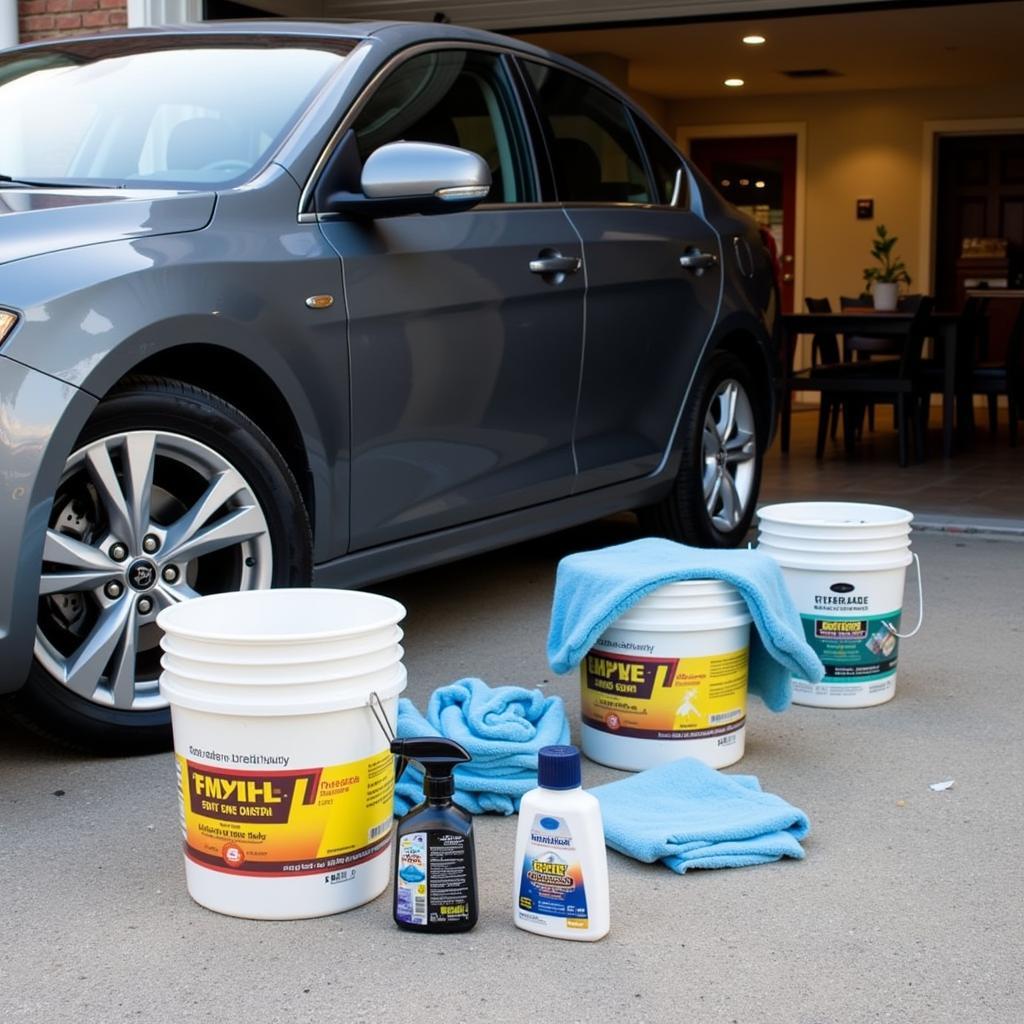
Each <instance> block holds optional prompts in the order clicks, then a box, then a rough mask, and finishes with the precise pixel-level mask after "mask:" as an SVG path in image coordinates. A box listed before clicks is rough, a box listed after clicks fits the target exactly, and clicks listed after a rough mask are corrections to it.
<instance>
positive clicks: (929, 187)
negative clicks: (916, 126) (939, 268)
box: [917, 117, 1024, 295]
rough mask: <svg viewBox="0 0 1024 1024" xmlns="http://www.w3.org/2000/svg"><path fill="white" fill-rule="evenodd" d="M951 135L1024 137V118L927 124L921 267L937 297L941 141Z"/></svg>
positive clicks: (923, 147) (923, 157) (929, 289)
mask: <svg viewBox="0 0 1024 1024" xmlns="http://www.w3.org/2000/svg"><path fill="white" fill-rule="evenodd" d="M948 135H958V136H963V135H1024V117H991V118H983V117H976V118H966V119H961V120H958V121H925V122H924V134H923V137H922V142H921V216H920V224H921V235H920V238H921V242H920V248H919V250H918V254H917V259H918V263H917V265H918V267H920V268H921V270H920V276H921V280H922V281H924V282H926V284H927V287H926V288H925V289H924V290H925V291H927V292H928V293H929V294H932V295H934V294H935V235H936V225H937V223H938V219H939V210H938V202H939V138H940V137H943V136H948Z"/></svg>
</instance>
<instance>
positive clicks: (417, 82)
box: [321, 47, 584, 551]
mask: <svg viewBox="0 0 1024 1024" xmlns="http://www.w3.org/2000/svg"><path fill="white" fill-rule="evenodd" d="M511 73H512V68H511V65H510V64H509V58H507V57H505V56H503V55H502V54H501V53H500V52H498V51H496V50H488V49H470V48H452V47H439V48H437V49H432V50H429V51H427V52H419V53H417V54H415V55H413V56H411V57H408V58H406V59H402V60H400V61H399V62H397V63H396V65H395V66H394V67H393V68H392V69H390V71H388V73H386V74H385V75H384V76H383V77H382V78H381V79H380V83H381V84H380V85H379V87H377V88H376V89H375V91H374V93H373V94H372V95H371V96H370V97H369V98H368V100H367V101H366V103H365V105H364V106H363V107H362V109H361V111H360V112H359V113H358V114H357V115H356V119H355V121H354V130H355V133H356V136H357V138H358V142H359V155H360V157H361V159H362V160H364V161H365V159H366V158H367V156H368V155H369V154H370V153H371V152H372V151H373V150H374V149H376V148H377V147H378V146H381V145H383V144H385V143H388V142H392V141H396V140H399V139H403V140H407V141H422V142H436V143H442V144H447V145H454V146H459V147H461V148H464V149H470V150H473V151H474V152H478V153H479V154H480V155H481V156H483V157H484V159H486V160H487V161H488V162H489V164H490V166H491V168H492V177H493V181H494V184H493V187H492V192H491V195H490V196H489V197H488V199H487V200H486V201H485V202H484V203H483V204H481V205H480V206H478V207H476V208H474V209H472V210H469V211H464V212H457V213H448V214H442V215H438V216H429V217H427V216H420V215H409V216H396V217H388V218H383V219H377V220H372V221H357V220H352V219H341V218H339V219H335V220H323V219H322V220H321V224H322V229H323V231H324V234H325V235H326V236H327V238H328V239H329V240H330V242H331V244H332V245H333V246H334V248H335V249H336V250H337V252H338V254H339V256H340V258H341V261H342V267H343V271H344V278H345V301H346V303H347V307H348V316H349V336H348V342H349V353H350V363H351V396H350V403H351V404H350V415H351V429H352V461H351V482H352V489H351V527H350V529H351V535H350V536H351V539H350V544H349V550H350V551H355V550H360V549H363V548H367V547H370V546H374V545H378V544H382V543H387V542H389V541H395V540H400V539H402V538H405V537H410V536H414V535H417V534H422V533H426V532H428V531H433V530H438V529H443V528H445V527H450V526H456V525H458V524H460V523H465V522H469V521H472V520H478V519H482V518H485V517H487V516H492V515H496V514H499V513H502V512H508V511H510V510H514V509H518V508H522V507H525V506H529V505H534V504H538V503H541V502H545V501H550V500H552V499H556V498H560V497H564V496H567V495H568V494H569V493H570V491H571V487H572V480H573V473H574V464H573V459H572V447H571V446H572V423H573V416H574V413H575V408H576V396H577V391H578V387H579V372H580V362H581V358H582V346H583V287H584V282H583V274H582V273H580V272H574V270H575V269H576V267H577V266H578V264H572V265H571V268H570V270H569V271H568V272H545V271H544V267H545V266H547V264H546V263H543V262H542V263H541V264H540V265H538V264H537V261H538V260H541V261H544V260H546V259H551V258H559V257H566V258H568V260H569V261H570V264H571V261H573V260H576V261H578V260H579V259H580V258H581V256H582V247H581V245H580V242H579V238H578V236H577V234H576V232H575V231H574V229H573V228H572V226H571V224H570V223H569V221H568V219H567V218H566V217H565V216H564V214H563V212H562V211H561V210H560V209H558V208H557V207H555V206H551V205H548V206H544V205H541V204H540V203H538V202H537V199H538V198H539V192H538V185H537V183H536V169H535V164H534V159H533V156H532V152H531V150H530V146H529V141H528V138H527V131H526V125H525V123H524V121H523V112H522V108H521V106H520V97H519V94H518V92H517V90H516V88H515V86H514V85H513V83H512V75H511Z"/></svg>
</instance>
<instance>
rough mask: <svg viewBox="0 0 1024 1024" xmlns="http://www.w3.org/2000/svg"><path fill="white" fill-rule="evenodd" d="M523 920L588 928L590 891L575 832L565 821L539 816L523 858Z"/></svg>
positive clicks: (521, 889) (519, 909)
mask: <svg viewBox="0 0 1024 1024" xmlns="http://www.w3.org/2000/svg"><path fill="white" fill-rule="evenodd" d="M517 912H519V913H522V915H523V916H524V917H528V916H531V915H540V916H542V917H557V918H561V919H563V920H564V921H565V923H566V926H567V927H569V928H588V927H589V926H590V919H589V917H588V915H587V888H586V885H585V884H584V879H583V867H582V865H581V864H580V860H579V854H578V853H577V851H576V844H575V843H574V842H573V838H572V832H571V831H570V830H569V825H568V822H566V820H565V819H564V818H557V817H555V816H554V815H549V814H536V815H534V818H533V824H532V825H531V826H530V838H529V841H528V842H527V844H526V853H525V854H524V856H523V873H522V875H521V877H520V881H519V899H518V910H517Z"/></svg>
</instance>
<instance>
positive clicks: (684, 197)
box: [626, 105, 693, 212]
mask: <svg viewBox="0 0 1024 1024" xmlns="http://www.w3.org/2000/svg"><path fill="white" fill-rule="evenodd" d="M626 109H627V110H628V111H629V116H630V120H631V121H632V122H633V133H634V134H635V135H636V138H637V143H638V145H639V146H640V151H641V153H643V155H644V162H645V163H646V165H647V173H648V175H649V176H650V179H651V182H652V183H653V185H654V192H653V194H654V195H660V193H661V189H660V188H659V187H658V178H657V175H656V174H655V173H654V161H653V160H652V159H651V154H650V151H649V150H648V148H647V145H646V143H645V142H644V139H643V135H642V134H641V132H640V126H641V125H643V127H645V128H646V129H647V130H648V131H649V132H651V133H652V134H653V135H654V136H655V137H656V138H659V139H661V141H662V142H663V143H664V144H665V145H666V146H667V147H668V148H669V149H670V150H671V151H672V152H673V153H674V154H675V155H676V157H677V158H678V160H679V172H680V174H681V175H682V177H681V178H680V181H679V188H680V193H681V202H679V203H652V204H651V205H652V206H656V207H658V209H661V210H679V211H683V212H685V211H688V210H690V208H691V204H690V199H691V196H692V192H693V184H692V181H691V179H690V173H689V167H688V166H687V163H686V157H685V156H683V154H682V153H680V152H679V150H678V149H676V147H675V145H674V144H673V143H672V141H671V140H670V139H669V138H668V136H667V135H666V134H665V133H664V132H663V131H662V130H661V129H660V128H659V127H658V126H657V125H656V124H655V123H654V122H653V121H652V120H651V119H650V118H649V117H647V116H646V115H645V114H644V113H643V111H640V110H637V109H636V108H635V107H634V106H632V105H629V106H627V107H626Z"/></svg>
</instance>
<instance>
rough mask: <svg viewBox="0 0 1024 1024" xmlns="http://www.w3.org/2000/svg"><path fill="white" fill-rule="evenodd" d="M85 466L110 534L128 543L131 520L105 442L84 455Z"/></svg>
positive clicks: (130, 536)
mask: <svg viewBox="0 0 1024 1024" xmlns="http://www.w3.org/2000/svg"><path fill="white" fill-rule="evenodd" d="M85 464H86V467H87V469H88V472H89V478H90V479H91V480H92V482H93V485H94V486H95V488H96V490H97V492H98V493H99V496H100V501H101V502H102V504H103V509H104V511H105V512H106V513H107V520H108V522H109V525H110V532H111V533H112V534H113V535H114V536H115V537H119V538H121V539H122V540H123V541H125V542H128V543H130V542H131V539H132V519H131V513H130V512H129V511H128V502H127V500H126V499H125V496H124V491H123V490H122V489H121V482H120V481H119V480H118V479H117V473H116V472H115V471H114V464H113V463H112V462H111V461H110V450H109V449H108V448H107V444H106V442H104V443H102V444H99V445H96V446H94V447H92V448H90V449H89V450H88V451H87V452H86V453H85Z"/></svg>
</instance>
